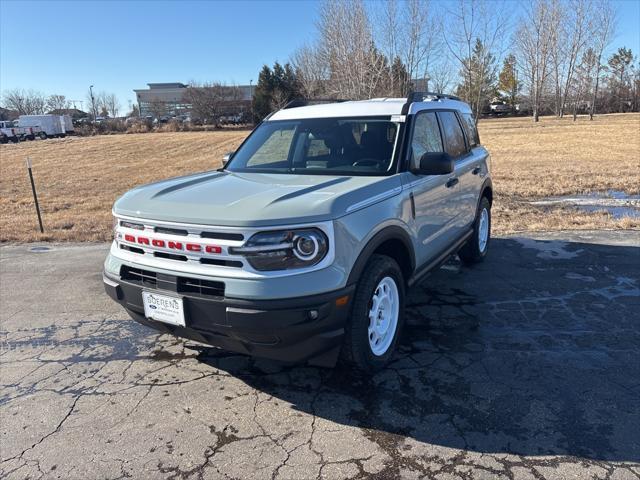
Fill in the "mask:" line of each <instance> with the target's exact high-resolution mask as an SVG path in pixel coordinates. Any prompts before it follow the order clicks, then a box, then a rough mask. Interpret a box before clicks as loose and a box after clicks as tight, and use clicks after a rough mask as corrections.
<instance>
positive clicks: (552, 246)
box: [514, 238, 583, 260]
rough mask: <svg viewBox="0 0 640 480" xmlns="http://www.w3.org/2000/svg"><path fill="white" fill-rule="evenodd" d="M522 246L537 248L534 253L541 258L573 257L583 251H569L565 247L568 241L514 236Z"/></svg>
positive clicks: (558, 258) (561, 258)
mask: <svg viewBox="0 0 640 480" xmlns="http://www.w3.org/2000/svg"><path fill="white" fill-rule="evenodd" d="M514 240H515V241H517V242H518V243H519V244H520V245H522V246H523V247H524V248H532V249H534V250H538V254H537V255H536V256H537V257H538V258H542V259H543V260H564V259H569V258H575V257H577V256H578V255H579V254H580V253H582V252H583V250H582V249H578V250H574V251H569V250H567V249H566V247H567V245H568V244H569V242H562V241H560V240H534V239H532V238H514Z"/></svg>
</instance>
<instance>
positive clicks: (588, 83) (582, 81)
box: [571, 48, 598, 122]
mask: <svg viewBox="0 0 640 480" xmlns="http://www.w3.org/2000/svg"><path fill="white" fill-rule="evenodd" d="M597 63H598V59H597V57H596V54H595V53H594V51H593V49H592V48H589V49H588V50H587V51H586V52H584V53H583V54H582V58H581V59H580V62H578V64H577V65H576V73H575V79H574V81H573V83H572V85H571V94H572V97H573V121H574V122H575V121H576V119H577V117H578V110H580V108H581V106H582V104H583V103H584V98H585V96H586V95H588V94H589V92H590V91H591V89H592V87H593V72H594V71H595V69H596V68H597Z"/></svg>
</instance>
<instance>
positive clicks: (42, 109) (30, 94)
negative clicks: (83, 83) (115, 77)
mask: <svg viewBox="0 0 640 480" xmlns="http://www.w3.org/2000/svg"><path fill="white" fill-rule="evenodd" d="M83 105H84V109H86V111H88V112H89V115H90V116H102V117H112V118H116V117H117V116H118V115H119V114H120V108H121V107H120V102H119V100H118V98H117V97H116V95H115V94H113V93H107V92H100V93H96V94H93V93H92V92H87V98H86V100H69V99H68V98H67V97H66V96H65V95H60V94H53V95H45V94H43V93H42V92H39V91H36V90H24V89H20V88H14V89H12V90H8V91H6V92H4V95H3V97H2V106H3V107H4V108H6V109H7V110H12V111H14V112H16V113H17V114H18V115H44V114H47V113H51V112H58V113H59V112H61V111H70V110H78V111H82V110H83ZM78 107H80V108H78Z"/></svg>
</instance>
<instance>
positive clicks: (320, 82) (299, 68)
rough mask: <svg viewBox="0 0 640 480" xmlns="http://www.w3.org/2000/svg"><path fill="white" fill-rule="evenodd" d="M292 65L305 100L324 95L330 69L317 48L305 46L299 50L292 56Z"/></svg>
mask: <svg viewBox="0 0 640 480" xmlns="http://www.w3.org/2000/svg"><path fill="white" fill-rule="evenodd" d="M291 63H292V64H293V67H294V68H295V72H296V76H297V79H298V82H299V84H300V87H301V89H302V94H303V95H304V96H305V98H315V97H320V96H322V95H324V93H325V82H326V81H327V79H328V77H329V67H328V65H327V64H326V63H325V62H324V61H323V58H322V56H321V55H320V52H319V51H318V48H317V47H315V46H312V45H304V46H303V47H301V48H299V49H298V50H296V51H295V52H294V54H293V55H292V57H291Z"/></svg>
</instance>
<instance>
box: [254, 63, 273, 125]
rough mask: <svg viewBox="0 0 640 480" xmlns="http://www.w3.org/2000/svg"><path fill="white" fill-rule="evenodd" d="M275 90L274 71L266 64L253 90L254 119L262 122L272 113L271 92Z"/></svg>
mask: <svg viewBox="0 0 640 480" xmlns="http://www.w3.org/2000/svg"><path fill="white" fill-rule="evenodd" d="M272 91H273V72H272V71H271V69H270V68H269V66H268V65H264V66H263V67H262V70H261V71H260V74H259V75H258V84H257V85H256V88H255V90H254V92H253V99H252V102H253V121H254V122H256V123H257V122H261V121H262V119H263V118H264V117H266V116H267V115H269V113H271V92H272Z"/></svg>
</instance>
